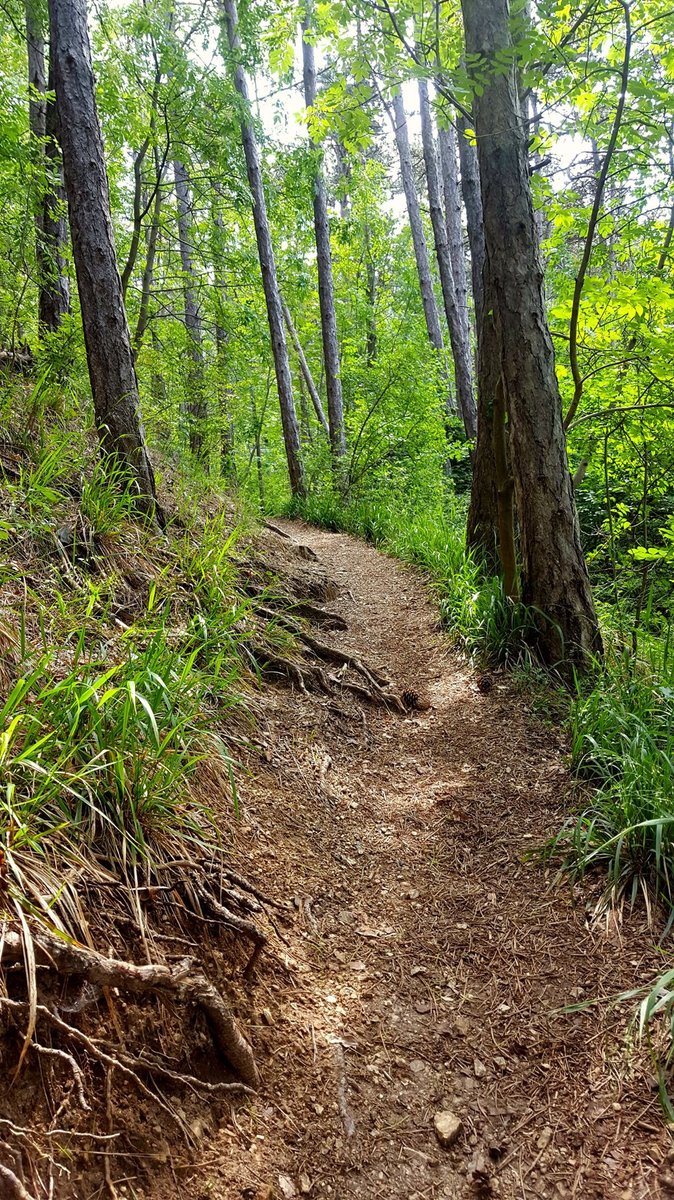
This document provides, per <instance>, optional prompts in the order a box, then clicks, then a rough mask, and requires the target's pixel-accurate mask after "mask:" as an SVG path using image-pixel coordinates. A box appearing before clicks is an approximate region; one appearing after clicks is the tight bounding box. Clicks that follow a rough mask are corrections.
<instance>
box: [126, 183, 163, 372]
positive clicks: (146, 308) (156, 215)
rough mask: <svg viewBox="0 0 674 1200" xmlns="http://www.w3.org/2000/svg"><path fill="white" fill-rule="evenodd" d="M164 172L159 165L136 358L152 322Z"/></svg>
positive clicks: (148, 235) (134, 349) (134, 348)
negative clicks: (151, 306) (152, 299)
mask: <svg viewBox="0 0 674 1200" xmlns="http://www.w3.org/2000/svg"><path fill="white" fill-rule="evenodd" d="M162 172H163V168H160V167H158V175H157V190H156V192H155V196H154V204H153V206H152V217H151V218H150V225H149V228H148V231H147V243H146V245H147V248H146V253H145V266H144V267H143V278H142V280H141V285H140V308H139V310H138V321H137V323H136V331H135V333H134V335H133V353H134V358H136V357H137V356H138V352H139V350H140V348H141V345H142V344H143V338H144V337H145V333H146V331H147V327H148V325H149V323H150V297H151V295H152V286H153V283H154V265H155V261H156V258H157V243H158V241H159V229H160V226H161V208H162Z"/></svg>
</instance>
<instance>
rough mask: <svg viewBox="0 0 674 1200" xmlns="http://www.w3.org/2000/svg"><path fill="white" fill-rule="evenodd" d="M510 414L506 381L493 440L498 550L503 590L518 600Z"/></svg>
mask: <svg viewBox="0 0 674 1200" xmlns="http://www.w3.org/2000/svg"><path fill="white" fill-rule="evenodd" d="M507 426H508V413H507V409H506V402H505V391H504V388H503V380H502V379H499V380H498V381H497V384H496V394H495V397H494V413H493V419H492V438H493V443H494V466H495V475H496V495H497V514H498V550H499V558H500V560H501V567H502V570H503V590H504V592H505V594H506V596H507V597H508V599H509V600H514V601H517V600H518V599H519V588H518V581H517V551H516V544H515V510H514V505H513V477H512V473H511V471H510V462H509V454H508V428H507Z"/></svg>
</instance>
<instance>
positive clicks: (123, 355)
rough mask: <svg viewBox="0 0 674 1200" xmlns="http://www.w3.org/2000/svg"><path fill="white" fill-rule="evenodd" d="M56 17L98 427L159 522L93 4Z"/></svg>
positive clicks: (64, 134) (58, 11) (107, 449)
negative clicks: (115, 215)
mask: <svg viewBox="0 0 674 1200" xmlns="http://www.w3.org/2000/svg"><path fill="white" fill-rule="evenodd" d="M49 19H50V29H51V46H52V61H53V65H54V83H55V89H56V101H57V104H58V110H59V116H60V121H61V148H62V152H63V169H64V176H65V186H66V193H67V197H68V211H69V216H70V232H71V237H72V246H73V258H74V261H75V271H76V275H77V287H78V291H79V296H80V308H81V311H82V325H83V328H84V342H85V346H86V352H87V363H88V367H89V378H90V380H91V390H92V393H93V398H94V413H95V419H96V427H97V430H98V435H99V438H100V442H101V447H102V449H103V452H104V453H105V454H106V455H111V456H113V457H114V458H115V459H117V460H120V461H121V462H122V463H123V464H124V465H125V466H126V467H127V468H128V470H129V472H130V473H131V475H132V477H133V478H134V480H135V482H136V484H137V487H138V508H139V509H140V510H141V511H142V512H143V513H145V514H146V515H148V516H151V517H156V516H160V515H161V514H160V513H159V511H158V508H157V503H156V498H155V485H154V476H153V472H152V466H151V463H150V459H149V457H148V453H147V448H146V444H145V434H144V431H143V425H142V420H141V414H140V403H139V399H138V383H137V380H136V372H135V369H134V365H133V354H132V351H131V338H130V335H129V326H128V322H127V319H126V312H125V310H124V301H123V298H122V284H121V280H120V277H119V270H118V268H117V259H116V256H115V247H114V241H113V233H112V222H111V219H110V198H109V191H108V179H107V175H106V171H105V159H104V155H103V139H102V135H101V127H100V125H99V121H98V114H97V112H96V101H95V92H94V73H93V69H92V63H91V46H90V43H89V31H88V28H87V9H86V0H49Z"/></svg>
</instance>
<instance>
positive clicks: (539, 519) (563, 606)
mask: <svg viewBox="0 0 674 1200" xmlns="http://www.w3.org/2000/svg"><path fill="white" fill-rule="evenodd" d="M462 7H463V19H464V28H465V35H466V52H467V57H468V61H469V63H471V68H472V71H473V73H474V77H475V80H476V83H477V86H476V87H475V100H474V115H475V130H476V136H477V145H478V159H479V165H480V186H481V195H482V211H483V217H484V231H485V246H486V255H487V261H488V264H489V275H490V280H491V287H492V290H493V304H494V317H495V325H496V336H497V343H498V350H499V365H500V370H501V386H502V388H503V397H504V404H505V407H506V409H507V413H508V420H509V429H510V440H511V464H512V471H513V479H514V489H515V500H516V506H517V516H518V521H519V531H520V554H521V569H522V599H523V601H524V603H525V604H528V605H530V606H532V608H534V609H535V610H536V611H537V612H538V614H539V617H538V621H539V627H538V639H539V646H540V649H541V652H542V653H543V655H544V656H545V658H546V659H547V660H548V661H549V662H560V661H564V662H573V663H576V664H577V665H578V666H580V667H584V666H587V664H588V662H589V660H590V658H591V656H592V655H594V654H596V653H597V652H599V651H600V650H601V638H600V634H599V627H598V623H597V618H596V614H595V611H594V605H593V602H592V594H591V590H590V584H589V579H588V575H587V569H586V566H585V561H584V558H583V552H582V549H581V545H580V536H579V529H578V518H577V514H576V508H575V503H574V497H573V488H572V484H571V477H570V475H569V468H568V462H567V457H566V444H565V438H564V429H563V424H562V406H561V399H560V394H559V388H558V385H557V378H556V375H555V362H554V351H553V345H552V339H551V337H550V331H549V328H548V322H547V316H546V311H545V303H544V299H543V268H542V263H541V258H540V252H539V247H538V237H537V230H536V222H535V218H534V210H533V204H532V200H531V188H530V183H529V165H528V153H527V135H526V130H525V127H524V123H523V119H522V110H521V104H520V98H519V95H518V77H517V68H516V61H517V56H516V54H515V52H514V50H515V48H514V46H513V40H512V35H511V29H510V21H509V18H510V13H509V7H508V2H507V0H463V4H462ZM504 62H505V63H507V64H509V65H508V66H507V68H504Z"/></svg>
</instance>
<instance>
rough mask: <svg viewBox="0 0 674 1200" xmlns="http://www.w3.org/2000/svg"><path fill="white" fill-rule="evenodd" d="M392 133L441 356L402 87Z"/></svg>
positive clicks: (432, 336)
mask: <svg viewBox="0 0 674 1200" xmlns="http://www.w3.org/2000/svg"><path fill="white" fill-rule="evenodd" d="M393 131H394V134H395V140H396V146H397V149H398V158H399V160H400V176H401V179H402V184H403V191H404V193H405V204H406V206H407V217H408V220H409V223H410V233H411V234H412V248H413V250H414V261H415V263H416V267H417V275H418V276H419V291H420V292H421V305H422V308H423V310H424V320H425V321H426V329H427V331H428V340H429V342H430V343H431V346H432V347H433V349H434V350H439V351H441V352H442V351H444V340H443V337H442V328H441V326H440V314H439V312H438V305H437V302H436V299H435V291H434V289H433V275H432V272H431V263H430V259H429V256H428V246H427V245H426V234H425V233H424V226H423V222H422V220H421V208H420V206H419V197H418V195H417V188H416V183H415V182H414V169H413V166H412V152H411V150H410V139H409V133H408V130H407V116H406V114H405V102H404V100H403V95H402V92H401V90H400V88H399V87H397V88H396V89H395V91H394V93H393Z"/></svg>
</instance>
